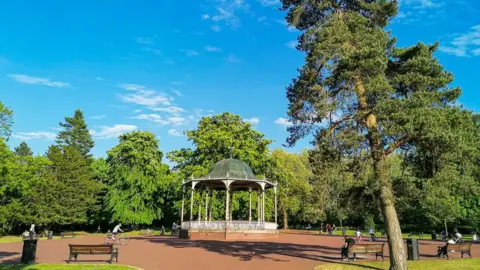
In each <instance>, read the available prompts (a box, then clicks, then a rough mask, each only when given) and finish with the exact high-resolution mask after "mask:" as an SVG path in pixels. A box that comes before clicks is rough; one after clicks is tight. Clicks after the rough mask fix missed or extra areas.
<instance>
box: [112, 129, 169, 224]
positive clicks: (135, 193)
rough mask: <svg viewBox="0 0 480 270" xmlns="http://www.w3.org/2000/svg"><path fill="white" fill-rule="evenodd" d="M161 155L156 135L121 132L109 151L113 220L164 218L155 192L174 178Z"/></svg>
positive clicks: (132, 221) (147, 221)
mask: <svg viewBox="0 0 480 270" xmlns="http://www.w3.org/2000/svg"><path fill="white" fill-rule="evenodd" d="M162 156H163V154H162V152H161V151H160V150H159V149H158V141H157V139H156V138H155V135H154V134H152V133H150V132H141V131H135V132H131V133H127V134H124V135H121V136H120V143H119V144H118V145H117V146H115V147H113V148H112V149H110V150H109V151H108V158H107V163H108V166H109V170H108V175H109V176H108V177H109V178H108V189H107V194H106V198H105V200H106V204H107V207H108V209H109V210H110V211H111V212H112V217H113V219H114V220H116V221H120V222H123V223H128V224H151V223H152V221H153V220H154V219H159V218H161V216H162V208H161V207H160V205H159V200H161V198H159V197H156V195H159V194H158V192H159V191H160V190H161V188H162V187H165V186H167V185H168V184H167V183H168V181H169V180H170V179H171V178H170V177H169V175H168V174H169V169H168V166H167V165H165V164H162ZM160 195H163V194H160Z"/></svg>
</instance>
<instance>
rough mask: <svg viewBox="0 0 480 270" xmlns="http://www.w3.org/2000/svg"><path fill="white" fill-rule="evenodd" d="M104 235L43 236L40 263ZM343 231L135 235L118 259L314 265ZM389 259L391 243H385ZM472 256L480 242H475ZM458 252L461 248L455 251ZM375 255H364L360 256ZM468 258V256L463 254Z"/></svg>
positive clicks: (330, 256)
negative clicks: (231, 236) (240, 237)
mask: <svg viewBox="0 0 480 270" xmlns="http://www.w3.org/2000/svg"><path fill="white" fill-rule="evenodd" d="M103 239H104V237H102V236H82V237H79V238H76V239H64V240H52V241H47V240H43V241H39V243H38V249H37V263H58V264H61V263H66V260H67V259H68V252H69V250H68V244H69V243H72V244H102V243H103ZM342 243H343V238H342V237H335V236H320V235H299V234H280V236H279V238H278V239H271V240H260V241H201V240H197V241H191V240H184V239H178V238H173V237H170V236H147V237H134V238H132V239H131V240H130V242H129V244H128V245H126V246H120V247H119V252H120V256H119V263H120V264H126V265H132V266H137V267H140V268H143V269H146V270H147V269H196V270H198V269H209V270H215V269H222V270H224V269H232V270H240V269H269V270H284V269H285V270H287V269H289V270H290V269H313V268H314V267H315V266H316V265H318V264H322V263H328V262H334V263H342V262H341V261H340V252H339V247H340V246H341V245H342ZM441 244H442V243H441V242H433V241H421V242H420V253H421V259H422V260H426V259H436V257H435V254H436V251H437V246H438V245H441ZM22 245H23V243H5V244H0V263H18V262H19V261H20V257H21V251H22ZM385 249H386V250H385V254H386V255H387V257H386V258H385V260H388V249H387V248H386V247H385ZM472 254H473V257H477V256H478V254H480V245H473V246H472ZM451 256H452V258H455V259H457V258H460V254H455V253H454V254H452V255H451ZM108 258H109V256H107V255H97V256H88V255H85V256H81V255H79V257H78V259H79V262H77V263H88V264H97V263H106V260H107V259H108ZM366 260H375V256H370V255H366V256H364V259H360V260H359V261H366ZM464 260H467V259H464Z"/></svg>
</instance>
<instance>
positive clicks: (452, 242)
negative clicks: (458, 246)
mask: <svg viewBox="0 0 480 270" xmlns="http://www.w3.org/2000/svg"><path fill="white" fill-rule="evenodd" d="M447 243H449V244H455V241H453V239H450V240H448V241H447Z"/></svg>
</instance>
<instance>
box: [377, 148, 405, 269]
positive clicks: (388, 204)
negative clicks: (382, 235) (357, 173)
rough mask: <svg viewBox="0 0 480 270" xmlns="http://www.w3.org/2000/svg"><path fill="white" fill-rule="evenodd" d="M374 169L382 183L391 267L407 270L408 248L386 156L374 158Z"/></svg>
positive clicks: (382, 202) (383, 208)
mask: <svg viewBox="0 0 480 270" xmlns="http://www.w3.org/2000/svg"><path fill="white" fill-rule="evenodd" d="M374 169H375V175H376V177H377V180H378V181H379V183H380V205H381V208H382V212H383V216H384V220H385V227H386V231H387V239H388V248H389V251H390V269H391V270H406V269H408V266H407V260H406V258H407V254H406V248H405V243H404V242H403V237H402V231H401V229H400V222H399V221H398V215H397V210H396V209H395V197H394V195H393V189H392V184H391V182H390V179H389V175H388V169H387V167H386V166H385V161H384V157H379V158H378V159H374Z"/></svg>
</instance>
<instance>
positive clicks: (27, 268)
mask: <svg viewBox="0 0 480 270" xmlns="http://www.w3.org/2000/svg"><path fill="white" fill-rule="evenodd" d="M47 269H48V270H65V269H66V270H80V269H82V270H92V269H99V270H132V269H140V268H135V267H132V266H127V265H103V264H100V265H95V264H77V265H70V264H34V265H21V264H11V265H0V270H47Z"/></svg>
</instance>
